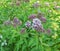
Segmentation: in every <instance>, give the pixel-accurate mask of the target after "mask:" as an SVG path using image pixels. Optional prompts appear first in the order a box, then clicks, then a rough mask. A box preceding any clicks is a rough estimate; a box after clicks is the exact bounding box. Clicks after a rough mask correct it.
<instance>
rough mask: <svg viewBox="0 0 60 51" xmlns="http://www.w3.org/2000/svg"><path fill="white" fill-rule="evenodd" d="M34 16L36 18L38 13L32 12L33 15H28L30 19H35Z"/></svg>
mask: <svg viewBox="0 0 60 51" xmlns="http://www.w3.org/2000/svg"><path fill="white" fill-rule="evenodd" d="M34 18H36V14H31V15H30V16H29V17H28V19H30V20H33V19H34Z"/></svg>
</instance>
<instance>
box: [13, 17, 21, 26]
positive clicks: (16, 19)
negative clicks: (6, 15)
mask: <svg viewBox="0 0 60 51" xmlns="http://www.w3.org/2000/svg"><path fill="white" fill-rule="evenodd" d="M21 24H22V21H21V20H19V19H18V18H17V17H14V19H13V26H17V25H21Z"/></svg>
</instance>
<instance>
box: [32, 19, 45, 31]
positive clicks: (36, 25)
mask: <svg viewBox="0 0 60 51" xmlns="http://www.w3.org/2000/svg"><path fill="white" fill-rule="evenodd" d="M32 28H34V29H35V30H36V31H38V32H44V29H43V26H42V24H41V21H40V20H39V19H38V18H35V19H33V23H32Z"/></svg>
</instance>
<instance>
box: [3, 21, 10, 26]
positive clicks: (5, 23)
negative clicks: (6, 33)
mask: <svg viewBox="0 0 60 51" xmlns="http://www.w3.org/2000/svg"><path fill="white" fill-rule="evenodd" d="M3 24H4V25H6V26H8V25H11V21H10V20H7V21H5V22H4V23H3Z"/></svg>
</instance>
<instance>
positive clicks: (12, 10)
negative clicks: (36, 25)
mask: <svg viewBox="0 0 60 51" xmlns="http://www.w3.org/2000/svg"><path fill="white" fill-rule="evenodd" d="M36 1H37V0H30V2H26V3H24V2H22V3H21V4H20V6H17V5H16V4H15V5H10V3H11V2H14V3H15V2H16V1H15V0H0V34H2V36H3V38H2V41H3V40H7V43H8V44H7V46H4V47H2V46H1V43H0V51H60V8H59V9H54V5H55V4H53V2H54V1H56V2H57V5H59V6H60V0H39V1H40V4H41V7H38V8H32V4H33V3H34V2H36ZM45 2H49V3H50V6H49V7H47V6H45V4H44V3H45ZM49 10H51V11H52V12H49ZM38 11H40V12H42V13H44V15H45V17H46V18H47V23H46V24H43V26H44V28H45V29H47V28H48V27H49V28H51V29H52V33H51V36H49V35H46V34H43V33H37V32H35V31H33V30H31V31H29V32H28V31H26V32H25V33H24V34H20V33H19V32H20V29H21V28H23V27H24V23H25V22H26V21H27V19H28V16H29V15H30V14H36V13H38ZM15 16H16V17H18V18H19V19H20V20H22V21H23V24H22V25H21V26H18V27H17V28H14V27H13V26H12V25H10V26H4V25H3V22H4V21H6V20H8V19H10V20H13V18H14V17H15ZM54 26H55V27H54ZM27 32H28V33H27ZM29 34H31V37H29Z"/></svg>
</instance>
